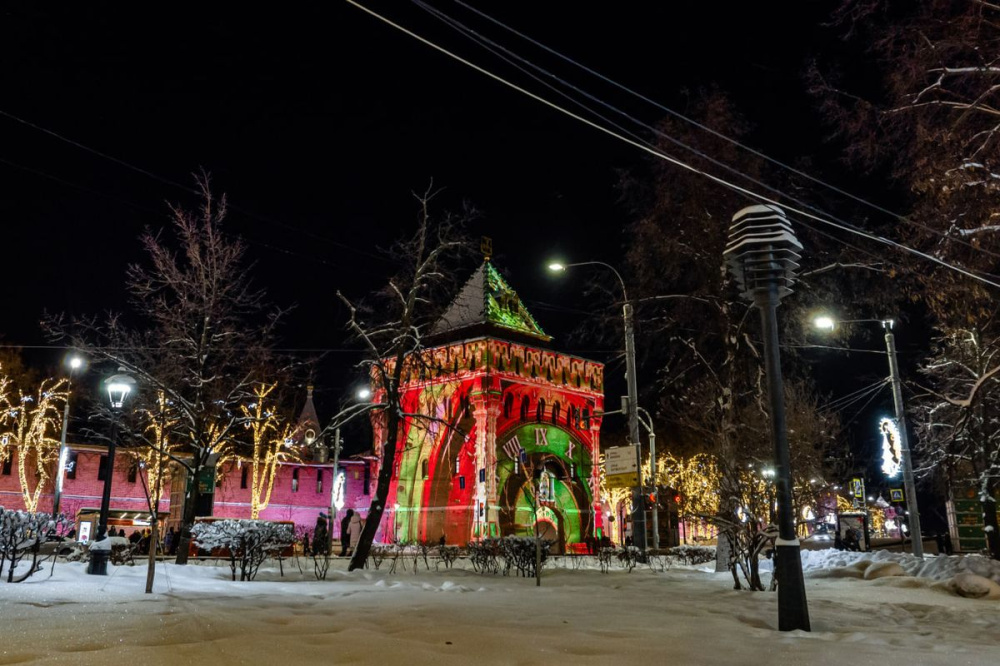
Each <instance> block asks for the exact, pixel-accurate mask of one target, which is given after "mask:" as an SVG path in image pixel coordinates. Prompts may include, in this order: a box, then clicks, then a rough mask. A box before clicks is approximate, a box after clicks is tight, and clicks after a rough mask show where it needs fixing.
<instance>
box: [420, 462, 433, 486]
mask: <svg viewBox="0 0 1000 666" xmlns="http://www.w3.org/2000/svg"><path fill="white" fill-rule="evenodd" d="M430 470H431V461H430V460H428V459H427V458H424V461H423V462H422V463H420V473H421V474H422V475H423V477H424V480H425V481H426V480H427V478H428V477H430Z"/></svg>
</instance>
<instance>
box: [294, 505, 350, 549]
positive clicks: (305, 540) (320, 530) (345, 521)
mask: <svg viewBox="0 0 1000 666" xmlns="http://www.w3.org/2000/svg"><path fill="white" fill-rule="evenodd" d="M326 521H327V517H326V514H322V513H321V514H319V517H318V518H316V528H315V529H314V530H313V533H312V547H311V548H310V540H309V534H308V533H306V534H304V535H303V536H302V549H303V552H304V553H305V554H306V555H329V554H330V532H329V528H328V527H327V524H326ZM364 526H365V521H364V519H363V518H362V517H361V514H359V513H356V512H355V511H354V509H348V510H347V513H346V514H345V515H344V517H343V518H342V519H341V520H340V556H341V557H344V556H346V555H351V554H353V553H354V549H355V548H357V547H358V541H360V540H361V530H362V529H364Z"/></svg>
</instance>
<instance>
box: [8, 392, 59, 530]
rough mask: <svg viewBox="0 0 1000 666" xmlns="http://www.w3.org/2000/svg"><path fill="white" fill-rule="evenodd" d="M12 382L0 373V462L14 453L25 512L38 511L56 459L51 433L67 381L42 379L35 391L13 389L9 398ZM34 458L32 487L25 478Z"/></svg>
mask: <svg viewBox="0 0 1000 666" xmlns="http://www.w3.org/2000/svg"><path fill="white" fill-rule="evenodd" d="M12 385H13V382H12V381H11V380H10V378H9V377H7V376H6V375H0V462H5V461H6V460H8V459H9V458H11V457H12V456H13V454H14V452H16V453H17V460H18V465H17V474H18V481H19V482H20V485H21V495H22V497H23V498H24V509H25V511H27V512H28V513H35V511H37V510H38V501H39V499H40V497H41V495H42V490H44V488H45V484H46V483H47V482H48V480H49V479H50V478H51V471H52V468H53V465H54V463H56V462H57V460H58V458H59V439H58V438H57V437H56V436H55V433H57V432H59V428H60V426H61V425H62V418H61V416H62V406H63V404H64V403H65V402H66V398H67V391H66V386H67V382H66V380H65V379H60V380H58V381H54V380H52V379H45V380H42V382H41V383H40V384H39V386H38V390H37V392H36V393H34V394H32V393H25V392H24V391H23V390H21V389H20V388H18V389H17V399H16V400H12V399H11V396H12V393H13V392H12V390H11V387H12ZM31 461H34V465H33V467H34V471H35V474H34V476H35V478H36V479H37V482H36V484H35V487H34V488H32V487H31V483H30V481H29V479H28V467H29V465H30V462H31Z"/></svg>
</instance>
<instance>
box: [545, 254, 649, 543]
mask: <svg viewBox="0 0 1000 666" xmlns="http://www.w3.org/2000/svg"><path fill="white" fill-rule="evenodd" d="M576 266H600V267H602V268H606V269H608V270H609V271H611V272H612V273H614V274H615V277H616V278H618V284H619V285H620V286H621V288H622V301H623V303H624V305H623V306H622V317H623V318H624V320H625V385H626V389H627V390H628V403H627V405H628V410H627V413H626V414H625V416H626V417H627V418H628V433H629V440H630V443H631V444H632V445H633V446H635V457H636V469H638V470H639V474H638V483H637V484H636V487H635V488H633V490H632V539H633V540H634V543H635V545H636V546H637V547H638V548H639V549H640V550H643V551H645V550H646V531H647V530H646V510H645V508H644V504H643V501H642V499H643V498H642V495H643V493H642V444H641V443H640V442H639V389H638V385H637V380H636V376H637V370H636V360H635V330H634V326H633V320H632V302H631V301H630V300H629V299H628V289H626V288H625V280H624V279H623V278H622V275H621V273H619V272H618V269H616V268H615V267H614V266H612V265H611V264H608V263H605V262H603V261H578V262H575V263H572V264H563V263H559V262H557V261H553V262H552V263H550V264H549V270H550V271H552V272H558V273H561V272H563V271H565V270H566V269H567V268H574V267H576ZM625 406H626V403H625V400H624V399H623V400H622V407H623V408H624V407H625ZM594 520H595V521H596V520H597V516H596V515H595V516H594ZM595 529H596V525H595ZM654 529H656V527H655V526H654Z"/></svg>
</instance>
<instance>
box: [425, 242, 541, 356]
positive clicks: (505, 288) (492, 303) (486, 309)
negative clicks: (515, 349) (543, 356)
mask: <svg viewBox="0 0 1000 666" xmlns="http://www.w3.org/2000/svg"><path fill="white" fill-rule="evenodd" d="M466 329H469V330H468V332H469V333H474V332H476V331H475V330H473V329H486V330H493V331H494V332H499V333H500V334H504V333H506V334H507V335H510V334H512V333H513V334H516V335H520V336H527V337H529V338H533V339H535V340H541V341H543V342H548V341H549V340H551V339H552V336H550V335H546V334H545V331H543V330H542V327H541V326H539V325H538V322H536V321H535V318H534V317H532V316H531V313H530V312H528V309H527V308H525V307H524V303H522V302H521V299H520V297H518V295H517V292H515V291H514V290H513V289H511V287H510V285H509V284H507V281H506V280H504V279H503V277H502V276H501V275H500V273H499V272H498V271H497V269H496V268H494V267H493V264H491V263H490V261H489V259H487V260H486V261H484V262H483V264H482V266H480V267H479V268H478V269H476V272H475V273H473V274H472V277H470V278H469V280H468V281H467V282H466V283H465V285H464V286H463V287H462V289H461V290H460V291H459V292H458V296H456V297H455V300H454V301H452V303H451V305H450V306H448V309H447V310H445V313H444V314H443V315H442V316H441V318H440V319H439V320H438V321H437V323H435V324H434V326H433V328H431V335H434V336H437V335H444V334H447V333H452V332H455V331H464V330H466Z"/></svg>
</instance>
